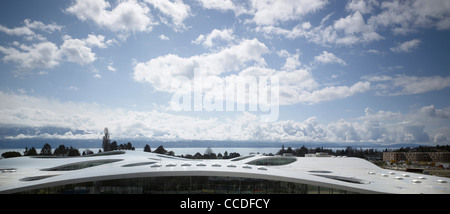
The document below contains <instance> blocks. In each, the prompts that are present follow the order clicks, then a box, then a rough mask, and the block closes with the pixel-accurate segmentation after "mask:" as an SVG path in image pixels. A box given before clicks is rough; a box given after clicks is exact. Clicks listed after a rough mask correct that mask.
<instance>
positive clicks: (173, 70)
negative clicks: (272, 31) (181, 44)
mask: <svg viewBox="0 0 450 214" xmlns="http://www.w3.org/2000/svg"><path fill="white" fill-rule="evenodd" d="M266 53H268V48H267V47H266V46H265V45H264V44H263V43H261V42H259V41H258V40H257V39H253V40H243V41H241V42H240V43H239V44H237V45H233V46H231V47H229V48H225V49H223V50H221V51H219V52H217V53H210V54H203V55H195V56H191V57H189V58H182V57H179V56H177V55H173V54H168V55H165V56H160V57H157V58H155V59H151V60H150V61H148V62H146V63H138V64H137V65H136V66H135V68H134V73H133V78H134V79H135V80H136V81H139V82H148V83H151V84H152V85H153V87H155V89H156V90H159V91H165V92H174V89H173V88H172V86H171V84H172V79H173V78H175V77H177V76H185V77H188V78H190V79H192V78H193V77H194V71H195V70H198V71H200V72H203V74H204V75H205V76H210V75H220V74H226V73H228V72H232V71H238V70H239V69H242V68H243V67H244V66H246V65H247V64H248V63H250V62H254V63H256V64H265V60H264V58H262V55H263V54H266Z"/></svg>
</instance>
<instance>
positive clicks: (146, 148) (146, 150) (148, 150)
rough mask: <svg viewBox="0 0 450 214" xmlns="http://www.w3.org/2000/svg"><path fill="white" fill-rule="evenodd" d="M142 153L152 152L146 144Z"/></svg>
mask: <svg viewBox="0 0 450 214" xmlns="http://www.w3.org/2000/svg"><path fill="white" fill-rule="evenodd" d="M144 152H152V149H150V146H149V145H148V144H145V146H144Z"/></svg>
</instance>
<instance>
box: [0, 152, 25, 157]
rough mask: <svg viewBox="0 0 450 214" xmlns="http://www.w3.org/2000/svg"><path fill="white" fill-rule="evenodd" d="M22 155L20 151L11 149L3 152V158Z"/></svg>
mask: <svg viewBox="0 0 450 214" xmlns="http://www.w3.org/2000/svg"><path fill="white" fill-rule="evenodd" d="M21 156H22V155H21V154H20V152H16V151H11V152H5V153H3V154H2V157H3V158H14V157H21Z"/></svg>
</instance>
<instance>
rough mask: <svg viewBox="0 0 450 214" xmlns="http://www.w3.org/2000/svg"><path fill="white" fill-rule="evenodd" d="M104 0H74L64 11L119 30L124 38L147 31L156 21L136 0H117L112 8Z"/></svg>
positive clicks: (146, 8) (83, 19)
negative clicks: (130, 34)
mask: <svg viewBox="0 0 450 214" xmlns="http://www.w3.org/2000/svg"><path fill="white" fill-rule="evenodd" d="M109 8H111V5H110V4H109V2H107V1H105V0H76V1H75V2H74V3H73V4H72V5H71V6H70V7H69V8H67V9H66V10H65V11H66V12H67V13H71V14H73V15H75V16H76V17H77V18H78V19H80V20H82V21H92V22H94V23H95V24H97V25H98V26H100V27H104V28H106V29H108V30H111V31H113V32H119V33H120V35H119V37H120V38H121V39H125V38H126V37H127V36H128V35H129V33H135V32H149V31H151V30H152V27H153V25H155V24H156V23H155V22H154V21H153V20H152V19H153V17H152V16H151V14H150V9H149V8H148V7H147V6H146V5H145V4H143V3H139V2H138V1H136V0H126V1H119V2H118V4H117V5H116V6H115V7H114V8H112V9H109Z"/></svg>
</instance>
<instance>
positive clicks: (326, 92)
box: [297, 82, 371, 104]
mask: <svg viewBox="0 0 450 214" xmlns="http://www.w3.org/2000/svg"><path fill="white" fill-rule="evenodd" d="M370 89H371V87H370V82H357V83H355V84H353V85H352V86H350V87H349V86H329V87H325V88H322V89H317V90H314V91H305V92H302V93H301V94H300V95H299V97H298V98H297V99H298V100H299V102H304V103H311V104H314V103H319V102H323V101H330V100H336V99H343V98H346V97H350V96H353V95H355V94H359V93H364V92H366V91H368V90H370Z"/></svg>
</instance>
